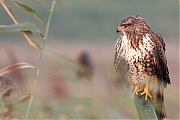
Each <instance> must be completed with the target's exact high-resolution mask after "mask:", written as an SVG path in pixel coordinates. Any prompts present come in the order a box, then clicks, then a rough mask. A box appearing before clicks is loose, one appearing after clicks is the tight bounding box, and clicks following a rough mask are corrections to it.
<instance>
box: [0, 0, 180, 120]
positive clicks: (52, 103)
mask: <svg viewBox="0 0 180 120" xmlns="http://www.w3.org/2000/svg"><path fill="white" fill-rule="evenodd" d="M46 1H47V2H49V1H48V0H46ZM23 2H24V3H26V4H28V5H29V6H32V7H33V8H34V9H36V10H37V11H38V12H39V13H40V14H41V15H42V16H44V18H46V19H47V17H48V11H47V10H46V9H45V7H44V6H42V4H40V3H39V2H38V1H30V0H23ZM7 3H9V5H10V6H11V8H12V9H13V11H14V12H15V13H16V14H17V16H18V17H19V18H20V19H21V21H26V22H33V23H34V24H35V25H36V26H37V27H38V28H39V29H40V30H41V31H42V32H44V30H45V27H44V25H43V24H42V23H40V22H38V21H36V20H34V18H32V17H30V16H28V15H27V14H26V13H24V12H23V11H21V10H20V9H19V8H17V7H16V6H15V5H14V4H13V3H12V2H11V1H10V0H7ZM49 3H50V2H49ZM137 14H138V15H140V16H141V17H143V18H144V19H145V20H146V22H147V23H148V24H149V26H150V27H151V29H152V30H153V31H154V32H157V33H160V34H161V35H162V36H163V37H164V39H165V42H166V49H167V52H166V55H167V60H168V66H169V71H170V78H171V85H169V86H168V87H167V88H166V89H165V106H166V111H167V114H168V118H169V119H177V118H179V113H180V112H179V69H178V67H179V3H178V1H175V0H173V1H172V0H171V1H170V0H163V1H162V0H151V1H150V0H143V1H140V0H133V1H132V0H111V1H110V0H57V3H56V6H55V10H54V13H53V17H52V21H51V25H50V30H49V36H48V39H47V44H46V48H45V54H44V55H43V61H42V63H41V67H40V68H41V69H40V75H39V79H38V83H37V87H36V91H35V97H34V100H33V103H32V107H31V111H30V118H39V119H40V118H54V119H57V118H59V119H66V118H76V119H78V118H82V119H86V118H96V119H100V118H111V119H113V118H122V119H123V118H124V119H132V118H138V116H137V113H136V110H135V107H134V105H133V103H132V101H131V99H130V96H131V95H130V94H129V93H128V92H127V90H126V88H125V87H124V85H123V83H122V81H121V80H120V78H118V76H117V75H116V74H115V71H114V69H113V60H114V45H115V42H116V40H117V39H118V37H119V34H116V33H115V31H116V29H117V26H118V25H119V22H120V21H121V20H122V19H123V18H125V17H127V16H131V15H137ZM0 16H1V19H0V24H1V25H5V24H6V25H9V24H13V21H12V20H11V19H10V17H9V16H8V14H7V13H6V12H5V10H4V9H3V7H2V6H0ZM37 37H38V38H39V42H40V43H42V39H40V37H39V35H38V34H37ZM52 49H53V50H55V51H56V52H57V53H58V54H59V55H65V56H66V57H68V58H70V59H72V60H75V61H78V59H79V56H80V55H81V54H82V52H83V51H86V54H87V55H88V56H89V57H90V62H91V64H92V66H91V67H90V69H91V71H92V77H91V78H90V79H87V78H81V77H78V75H77V74H76V73H77V72H76V68H73V66H71V65H68V64H65V62H64V61H63V62H62V60H61V57H59V56H58V55H55V56H51V55H50V54H51V52H49V51H51V50H52ZM38 60H39V52H38V51H36V50H35V49H34V48H32V47H31V46H29V45H28V42H27V41H26V40H25V38H24V37H23V36H22V35H21V33H20V32H15V33H0V61H1V62H0V67H1V68H3V67H5V66H7V65H10V64H13V63H16V62H27V63H30V64H32V65H35V66H36V65H37V64H38ZM34 74H35V73H34V71H33V70H21V71H16V72H13V73H11V74H8V75H7V76H8V77H10V78H11V79H13V81H15V82H16V83H17V84H18V85H19V87H18V88H19V94H21V95H25V94H28V93H30V89H31V86H32V84H33V78H34ZM2 106H3V105H1V108H2ZM14 106H15V107H14V111H12V115H13V117H14V118H24V117H25V114H26V110H27V106H28V101H27V102H26V103H23V104H15V105H14ZM1 112H2V110H1ZM1 115H2V113H1Z"/></svg>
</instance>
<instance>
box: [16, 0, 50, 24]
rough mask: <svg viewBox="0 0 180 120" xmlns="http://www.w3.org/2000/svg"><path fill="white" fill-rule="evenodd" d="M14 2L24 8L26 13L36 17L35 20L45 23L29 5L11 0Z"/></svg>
mask: <svg viewBox="0 0 180 120" xmlns="http://www.w3.org/2000/svg"><path fill="white" fill-rule="evenodd" d="M13 2H14V4H15V5H17V6H18V7H19V8H21V9H22V10H24V11H25V12H26V13H27V14H29V15H31V16H32V17H34V18H36V19H37V20H39V21H41V22H43V23H44V24H47V21H46V20H45V19H44V18H43V17H42V16H41V15H40V14H39V13H38V12H37V11H36V10H34V9H32V8H31V7H29V6H27V5H25V4H23V3H22V2H20V1H18V0H13Z"/></svg>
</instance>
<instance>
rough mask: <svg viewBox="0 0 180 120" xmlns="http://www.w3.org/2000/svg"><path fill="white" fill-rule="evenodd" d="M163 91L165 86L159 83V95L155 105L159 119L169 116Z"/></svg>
mask: <svg viewBox="0 0 180 120" xmlns="http://www.w3.org/2000/svg"><path fill="white" fill-rule="evenodd" d="M163 91H164V88H163V86H162V84H161V85H159V89H158V92H157V96H156V98H157V99H156V100H157V103H156V106H155V111H156V115H157V117H158V119H159V120H163V119H165V118H166V117H167V115H166V110H165V106H164V93H163Z"/></svg>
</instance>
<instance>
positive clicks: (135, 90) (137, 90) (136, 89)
mask: <svg viewBox="0 0 180 120" xmlns="http://www.w3.org/2000/svg"><path fill="white" fill-rule="evenodd" d="M138 92H139V86H135V88H134V91H133V96H132V98H134V95H135V94H136V95H137V94H138Z"/></svg>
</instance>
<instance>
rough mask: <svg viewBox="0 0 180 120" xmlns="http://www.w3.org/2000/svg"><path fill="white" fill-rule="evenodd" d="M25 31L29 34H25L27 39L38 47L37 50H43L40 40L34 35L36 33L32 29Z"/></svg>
mask: <svg viewBox="0 0 180 120" xmlns="http://www.w3.org/2000/svg"><path fill="white" fill-rule="evenodd" d="M23 32H25V34H26V35H27V36H26V35H25V37H26V39H27V41H28V42H29V44H30V45H31V46H33V47H34V48H36V49H37V50H40V51H41V46H40V45H39V43H38V40H37V38H36V37H35V36H34V34H33V33H32V32H31V31H23Z"/></svg>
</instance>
